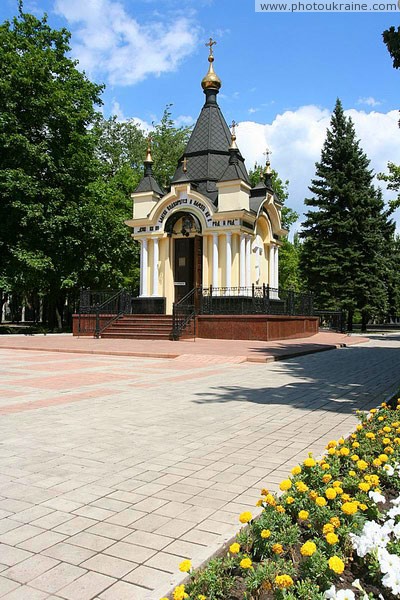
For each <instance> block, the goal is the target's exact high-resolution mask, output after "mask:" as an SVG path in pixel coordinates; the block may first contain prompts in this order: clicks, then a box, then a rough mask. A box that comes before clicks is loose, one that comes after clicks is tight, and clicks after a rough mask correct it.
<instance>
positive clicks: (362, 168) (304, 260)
mask: <svg viewBox="0 0 400 600" xmlns="http://www.w3.org/2000/svg"><path fill="white" fill-rule="evenodd" d="M372 178H373V173H372V171H371V170H370V169H369V160H368V159H367V157H366V155H365V153H364V152H363V151H362V149H361V148H360V145H359V142H358V140H357V139H356V136H355V131H354V126H353V123H352V121H351V119H350V118H346V117H345V115H344V112H343V108H342V105H341V102H340V100H337V102H336V106H335V109H334V112H333V115H332V119H331V125H330V128H329V129H328V131H327V136H326V140H325V143H324V146H323V148H322V153H321V160H320V162H318V163H317V164H316V177H315V179H313V180H312V183H311V186H310V191H311V192H312V193H313V197H311V198H308V199H306V201H305V203H306V205H307V206H309V207H310V208H311V210H309V211H308V212H307V214H306V221H305V223H304V229H303V231H302V233H301V234H300V236H301V237H302V238H304V244H303V249H302V253H301V257H300V268H301V271H302V275H303V277H304V279H305V280H306V281H307V284H308V287H309V289H310V290H311V291H313V292H314V297H315V302H316V305H317V306H319V307H320V308H334V309H338V308H342V309H345V310H347V311H348V313H349V315H350V321H351V318H352V315H353V313H354V311H355V309H357V308H358V309H359V310H360V311H361V313H362V319H363V328H365V326H366V323H367V320H368V319H369V318H371V317H373V316H379V317H380V318H382V316H383V315H385V314H386V313H387V310H388V278H389V273H390V261H389V260H388V256H389V253H388V247H390V244H391V243H392V241H393V235H394V224H393V222H392V221H390V220H389V212H388V211H387V210H385V206H384V202H383V200H382V195H381V193H380V191H379V190H376V189H375V188H374V186H373V185H372ZM349 325H350V326H351V322H350V323H349Z"/></svg>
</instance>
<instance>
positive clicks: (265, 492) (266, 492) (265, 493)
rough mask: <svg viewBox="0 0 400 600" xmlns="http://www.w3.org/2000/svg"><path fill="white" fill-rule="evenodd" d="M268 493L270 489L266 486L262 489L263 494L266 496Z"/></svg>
mask: <svg viewBox="0 0 400 600" xmlns="http://www.w3.org/2000/svg"><path fill="white" fill-rule="evenodd" d="M267 494H269V491H268V490H267V489H266V488H263V489H262V490H261V496H266V495H267Z"/></svg>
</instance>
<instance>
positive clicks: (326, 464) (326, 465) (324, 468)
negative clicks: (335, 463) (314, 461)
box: [321, 463, 331, 471]
mask: <svg viewBox="0 0 400 600" xmlns="http://www.w3.org/2000/svg"><path fill="white" fill-rule="evenodd" d="M321 468H322V469H323V470H324V471H328V470H329V469H330V468H331V467H330V465H328V463H324V464H323V465H321Z"/></svg>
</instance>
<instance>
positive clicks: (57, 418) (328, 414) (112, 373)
mask: <svg viewBox="0 0 400 600" xmlns="http://www.w3.org/2000/svg"><path fill="white" fill-rule="evenodd" d="M19 339H20V338H19ZM65 340H70V338H67V336H65ZM8 341H9V338H8ZM23 341H24V340H23ZM90 342H92V340H90ZM6 343H7V340H6V341H4V340H1V343H0V346H1V344H6ZM20 343H21V342H20ZM26 343H31V344H36V343H37V340H31V339H27V340H25V344H26ZM52 343H53V342H52ZM68 343H71V342H70V341H68ZM186 344H188V343H186ZM235 344H236V342H231V348H232V346H234V345H235ZM297 345H298V344H297ZM187 347H188V345H186V346H185V348H187ZM58 349H60V348H58ZM243 349H244V346H243V345H240V344H238V345H237V346H236V352H237V354H236V358H235V353H234V352H233V351H230V352H229V353H227V352H226V346H224V350H223V352H222V351H220V352H219V353H218V352H215V353H214V358H212V355H213V353H212V352H209V353H207V352H206V350H207V348H206V346H203V347H202V348H201V350H202V352H200V353H199V354H198V355H195V354H193V353H190V352H186V351H185V352H180V353H178V354H179V356H178V357H177V358H175V359H165V358H164V359H154V358H153V359H152V358H140V357H128V356H105V355H90V354H86V355H84V356H82V355H79V354H71V353H62V352H46V351H39V350H38V351H36V352H31V351H28V350H22V349H19V350H8V349H5V348H4V347H3V348H1V347H0V373H1V378H0V598H1V599H2V600H3V599H6V600H22V599H26V600H36V599H38V600H42V599H43V600H45V599H46V600H49V599H54V600H55V599H60V600H90V599H94V598H97V599H101V600H124V599H125V598H126V599H128V598H129V600H142V599H145V600H150V599H152V600H153V599H159V598H160V597H161V596H163V595H165V594H166V593H167V592H168V591H169V590H170V588H171V586H172V585H175V584H176V583H177V582H179V581H180V580H181V579H182V574H181V573H179V571H178V564H179V562H180V561H181V560H182V559H183V558H191V559H192V560H193V563H194V565H199V564H201V563H202V562H203V561H204V560H205V559H206V558H207V557H208V556H210V555H211V554H212V553H213V552H215V551H216V550H217V549H218V548H220V547H221V545H222V544H223V543H224V542H226V541H227V540H229V539H230V538H231V537H232V536H233V535H234V533H235V532H236V531H237V529H238V518H237V517H238V514H239V513H240V512H242V511H243V510H251V511H252V512H253V514H255V513H256V509H255V506H254V505H255V502H256V500H257V499H258V496H259V490H260V488H261V487H263V486H266V487H269V488H271V489H274V488H276V487H277V484H278V483H279V482H280V481H281V479H282V478H283V477H284V476H286V475H287V473H288V471H289V469H290V467H291V466H293V464H295V463H296V462H297V461H299V460H302V459H304V457H305V456H306V455H307V452H308V451H310V450H312V451H313V452H314V453H315V454H316V455H318V454H319V453H321V452H322V451H323V448H324V446H325V444H326V442H327V441H328V439H330V438H331V437H338V436H339V435H341V434H346V433H348V432H350V431H351V430H352V429H353V428H354V426H355V423H356V419H355V416H354V411H355V409H357V408H361V409H365V408H369V407H371V406H373V405H375V404H376V402H378V401H381V400H382V399H383V398H385V397H387V396H388V395H389V394H391V393H393V392H394V391H395V390H396V389H397V386H398V385H399V372H400V352H399V349H400V336H396V335H390V336H386V337H383V336H382V337H380V336H377V337H375V338H372V339H371V341H369V342H367V343H364V344H360V345H356V346H351V347H349V348H343V349H340V350H335V351H332V352H324V353H321V354H312V355H309V356H301V357H296V358H291V359H287V360H282V361H281V362H271V363H268V364H265V363H264V364H252V363H250V362H239V359H238V358H237V357H242V356H244V355H243V354H242V352H243ZM261 352H263V349H262V348H261Z"/></svg>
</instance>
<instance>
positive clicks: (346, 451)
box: [340, 442, 359, 456]
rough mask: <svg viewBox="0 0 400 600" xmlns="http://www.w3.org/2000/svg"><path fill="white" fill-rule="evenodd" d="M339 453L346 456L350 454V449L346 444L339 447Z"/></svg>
mask: <svg viewBox="0 0 400 600" xmlns="http://www.w3.org/2000/svg"><path fill="white" fill-rule="evenodd" d="M354 443H355V444H357V442H354ZM358 445H359V444H358ZM340 454H341V455H342V456H348V455H349V454H350V450H349V449H348V448H346V446H343V447H342V448H340Z"/></svg>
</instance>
